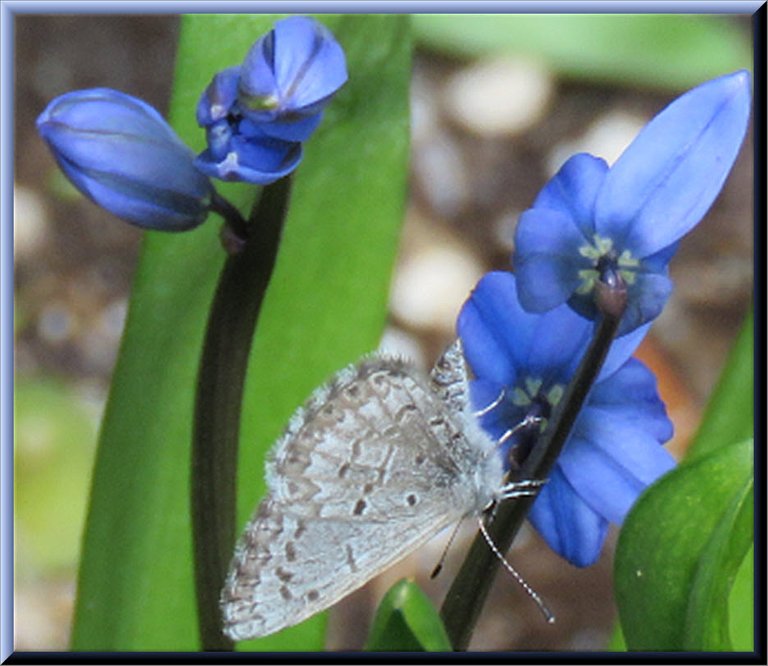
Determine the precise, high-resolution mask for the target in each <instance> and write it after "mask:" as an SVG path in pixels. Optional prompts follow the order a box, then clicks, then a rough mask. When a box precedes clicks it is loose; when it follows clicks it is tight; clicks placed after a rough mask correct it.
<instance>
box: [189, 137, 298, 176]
mask: <svg viewBox="0 0 768 666" xmlns="http://www.w3.org/2000/svg"><path fill="white" fill-rule="evenodd" d="M301 158H302V147H301V144H300V143H287V142H284V141H279V140H278V139H271V138H269V137H267V138H262V139H261V140H256V139H255V138H253V137H247V136H234V137H233V138H232V140H231V141H230V150H229V152H228V153H227V154H226V155H225V156H224V157H223V158H222V159H216V156H214V155H213V154H212V153H211V151H210V149H209V150H205V151H204V152H202V153H201V154H200V155H198V157H197V158H196V159H195V166H196V167H197V168H198V169H199V170H200V171H201V172H202V173H204V174H206V175H209V176H212V177H214V178H220V179H222V180H237V181H245V182H247V183H253V184H255V185H268V184H270V183H273V182H275V181H276V180H279V179H280V178H283V177H284V176H287V175H288V174H289V173H291V172H292V171H293V170H294V169H295V168H296V166H297V165H298V164H299V162H301Z"/></svg>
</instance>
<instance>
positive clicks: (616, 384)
mask: <svg viewBox="0 0 768 666" xmlns="http://www.w3.org/2000/svg"><path fill="white" fill-rule="evenodd" d="M518 286H519V285H517V284H516V279H515V276H514V275H512V274H511V273H489V274H487V275H486V276H485V277H483V279H482V280H481V281H480V282H479V284H478V285H477V287H476V288H475V290H474V291H473V293H472V295H471V296H470V298H469V300H468V301H467V302H466V303H465V305H464V307H463V309H462V311H461V313H460V315H459V320H458V333H459V337H460V338H461V340H462V343H463V346H464V353H465V356H466V358H467V361H468V363H469V366H470V368H471V369H472V371H473V373H474V375H475V379H474V380H473V381H472V384H471V392H472V402H473V405H474V407H475V409H477V410H478V411H479V412H480V411H484V412H486V413H485V414H484V416H482V424H483V427H484V428H485V429H486V430H487V431H488V432H489V433H491V434H492V436H493V437H495V438H496V439H497V440H498V441H499V442H501V445H500V453H501V455H503V456H504V460H505V463H506V464H507V466H508V468H514V467H515V466H516V465H519V464H520V463H522V461H523V460H524V459H525V457H526V455H527V454H528V453H529V452H530V450H531V447H532V446H533V444H534V443H535V440H536V437H537V436H538V435H539V434H540V431H541V429H542V428H543V424H541V423H540V422H537V421H534V422H532V424H531V425H529V426H527V427H520V424H523V423H526V417H538V418H543V419H547V418H549V416H550V414H551V412H552V409H553V408H554V407H555V406H556V405H557V403H558V402H559V400H560V399H561V397H562V396H563V392H564V389H565V387H566V385H567V383H568V382H569V380H570V379H571V378H572V376H573V374H574V372H575V370H576V367H577V365H578V363H579V362H580V360H581V358H582V356H583V354H584V351H585V350H586V348H587V345H588V344H589V341H590V339H591V336H592V332H593V330H594V325H593V324H592V323H591V322H589V321H587V320H585V319H584V318H582V317H581V316H579V315H578V314H576V313H575V312H573V310H572V309H570V308H569V307H568V306H567V305H565V304H563V305H560V306H558V307H555V308H554V309H552V310H550V311H549V312H547V313H544V314H532V313H529V312H526V311H525V310H523V308H522V306H521V305H520V302H519V300H518V296H517V294H518V290H517V287H518ZM647 329H648V327H647V326H644V327H641V328H639V329H637V330H635V331H634V332H632V333H630V334H628V335H626V336H624V337H622V338H619V339H617V340H616V341H614V343H613V345H612V347H611V350H610V352H609V354H608V357H607V358H606V361H605V364H604V366H603V368H602V371H601V372H600V374H599V376H598V378H597V380H596V382H595V384H594V386H593V387H592V391H591V392H590V394H589V396H588V399H587V402H586V403H585V405H584V407H583V409H582V411H581V413H580V414H579V416H578V418H577V421H576V423H575V425H574V429H573V431H572V433H571V436H570V438H569V440H568V442H566V445H565V447H564V449H563V452H562V453H561V455H560V457H559V459H558V461H557V463H556V464H555V466H554V468H553V470H552V472H551V474H550V476H549V481H548V483H547V484H546V485H545V486H544V487H543V489H542V490H541V493H540V494H539V497H538V498H537V499H536V501H535V502H534V504H533V508H532V511H531V513H530V514H529V518H530V520H531V522H532V523H533V525H534V526H535V527H536V529H537V530H538V531H539V532H540V533H541V534H542V535H543V537H544V538H545V539H546V541H547V543H548V544H549V545H550V547H551V548H552V549H553V550H555V551H556V552H557V553H559V554H560V555H562V556H563V557H565V558H566V559H567V560H568V561H570V562H571V563H573V564H575V565H577V566H588V565H590V564H592V563H593V562H594V561H595V560H596V559H597V558H598V556H599V555H600V551H601V549H602V545H603V541H604V540H605V536H606V532H607V528H608V524H609V523H616V524H621V522H622V521H623V519H624V517H625V516H626V514H627V512H628V511H629V508H630V507H631V506H632V504H633V503H634V501H635V500H636V499H637V497H638V495H639V494H640V493H641V492H642V491H643V489H644V488H645V487H646V486H648V485H649V484H650V483H652V482H653V481H654V480H656V479H657V478H658V477H659V476H660V475H662V474H663V473H665V472H666V471H668V470H669V469H671V468H672V467H673V466H674V460H673V458H672V456H670V454H669V453H668V452H667V451H666V450H665V449H664V448H663V447H662V446H661V444H662V443H664V442H665V441H667V440H668V439H669V438H670V437H671V436H672V424H671V422H670V421H669V419H668V418H667V415H666V410H665V408H664V404H663V403H662V402H661V400H660V399H659V397H658V394H657V391H656V383H655V378H654V376H653V374H652V373H651V372H650V371H649V370H648V369H647V368H646V367H645V366H644V365H643V364H642V363H641V362H640V361H637V360H636V359H632V358H631V355H632V353H633V351H634V350H635V348H636V347H637V345H638V344H639V342H640V341H641V339H642V338H643V336H644V335H645V333H646V332H647ZM496 403H498V404H496ZM491 406H492V407H491ZM510 431H511V432H510Z"/></svg>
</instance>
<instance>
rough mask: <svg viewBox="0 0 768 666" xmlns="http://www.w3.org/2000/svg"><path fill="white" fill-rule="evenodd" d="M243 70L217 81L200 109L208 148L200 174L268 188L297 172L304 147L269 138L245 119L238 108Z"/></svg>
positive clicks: (201, 159) (233, 70)
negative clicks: (239, 86) (238, 93)
mask: <svg viewBox="0 0 768 666" xmlns="http://www.w3.org/2000/svg"><path fill="white" fill-rule="evenodd" d="M239 80H240V67H230V68H229V69H225V70H223V71H221V72H219V73H218V74H216V76H214V77H213V80H212V81H211V83H210V85H209V86H208V87H207V88H206V89H205V91H204V92H203V94H202V96H201V97H200V101H199V102H198V105H197V123H198V124H199V125H200V126H201V127H204V128H205V131H206V139H207V142H208V147H207V148H206V149H205V150H204V151H203V152H202V153H201V154H200V155H198V157H197V159H196V160H195V165H196V166H197V168H198V169H200V171H202V172H203V173H205V174H207V175H208V176H212V177H215V178H220V179H221V180H239V181H245V182H247V183H253V184H255V185H268V184H269V183H273V182H274V181H276V180H279V179H280V178H282V177H283V176H287V175H288V174H289V173H291V171H293V170H294V169H295V168H296V167H297V166H298V164H299V162H300V161H301V156H302V149H301V143H299V142H297V141H284V140H282V139H277V138H275V137H272V136H269V135H268V134H266V133H265V132H264V130H263V129H262V126H260V125H257V124H256V123H254V122H252V121H250V120H248V119H247V118H245V117H243V115H242V113H241V112H240V107H239V105H238V97H237V88H238V82H239Z"/></svg>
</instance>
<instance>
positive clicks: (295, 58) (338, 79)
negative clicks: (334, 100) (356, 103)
mask: <svg viewBox="0 0 768 666" xmlns="http://www.w3.org/2000/svg"><path fill="white" fill-rule="evenodd" d="M346 80H347V66H346V61H345V58H344V51H343V50H342V48H341V46H340V45H339V43H338V42H337V41H336V39H335V38H334V36H333V35H332V34H331V32H330V30H328V29H327V28H326V27H325V26H324V25H322V24H321V23H318V22H317V21H315V20H313V19H311V18H307V17H305V16H291V17H289V18H286V19H282V20H280V21H277V23H275V27H274V28H273V29H272V30H271V31H270V32H269V33H268V34H266V35H264V36H263V37H261V38H260V39H259V40H258V41H257V42H256V43H255V44H254V45H253V46H252V47H251V50H250V51H249V52H248V55H247V56H246V58H245V61H244V62H243V65H242V67H241V70H240V84H239V88H240V91H239V98H238V102H239V106H240V109H241V111H242V113H243V115H245V116H246V117H247V118H249V119H250V120H252V121H253V122H255V123H259V124H260V125H261V127H262V129H263V130H264V132H265V133H267V134H269V135H270V136H273V137H276V138H279V139H284V140H287V141H305V140H306V139H307V138H309V136H310V134H312V132H313V131H314V130H315V128H316V127H317V125H318V123H319V122H320V116H321V113H322V110H323V108H325V106H326V105H327V104H328V102H329V101H330V100H331V97H332V96H333V95H334V94H335V93H336V92H337V91H338V89H339V88H341V86H342V85H344V83H345V82H346Z"/></svg>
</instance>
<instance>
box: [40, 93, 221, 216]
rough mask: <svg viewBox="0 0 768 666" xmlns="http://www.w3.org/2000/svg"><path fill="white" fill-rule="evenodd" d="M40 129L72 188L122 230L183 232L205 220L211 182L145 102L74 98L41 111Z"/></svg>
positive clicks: (118, 96)
mask: <svg viewBox="0 0 768 666" xmlns="http://www.w3.org/2000/svg"><path fill="white" fill-rule="evenodd" d="M37 129H38V131H39V132H40V135H41V136H42V137H43V139H44V140H45V141H46V142H47V143H48V146H49V147H50V149H51V151H52V152H53V155H54V157H55V158H56V161H57V162H58V164H59V166H60V167H61V169H62V170H63V171H64V173H65V174H66V176H67V178H69V180H70V181H72V183H73V184H74V185H75V187H76V188H77V189H78V190H80V191H81V192H82V193H83V194H85V195H86V196H87V197H88V198H90V199H91V200H93V201H94V202H95V203H97V204H98V205H99V206H101V207H102V208H105V209H106V210H108V211H109V212H111V213H113V214H114V215H116V216H117V217H119V218H121V219H123V220H125V221H126V222H130V223H131V224H135V225H137V226H139V227H143V228H146V229H157V230H161V231H183V230H186V229H191V228H193V227H196V226H197V225H199V224H201V223H202V222H203V221H204V220H205V218H206V217H207V215H208V208H209V205H210V200H211V194H212V191H213V188H212V186H211V183H210V181H209V180H208V178H207V177H206V176H204V175H203V174H202V173H200V172H199V171H198V170H197V169H196V168H195V167H194V153H193V152H192V151H191V150H190V149H189V148H188V147H187V146H186V145H185V144H184V143H182V141H181V139H179V137H178V136H177V135H176V133H175V132H174V131H173V130H172V129H171V127H170V125H168V123H167V122H166V121H165V120H164V119H163V117H162V116H161V115H160V114H159V113H158V112H157V111H156V110H155V109H153V108H152V107H151V106H149V105H148V104H146V103H145V102H142V101H141V100H139V99H136V98H135V97H132V96H130V95H126V94H124V93H121V92H118V91H116V90H111V89H109V88H94V89H90V90H78V91H74V92H70V93H67V94H65V95H61V96H60V97H57V98H56V99H54V100H53V101H52V102H51V103H50V104H49V105H48V106H47V107H46V109H45V111H43V113H41V114H40V117H39V118H38V119H37Z"/></svg>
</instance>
